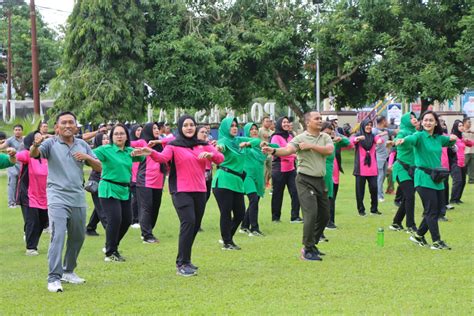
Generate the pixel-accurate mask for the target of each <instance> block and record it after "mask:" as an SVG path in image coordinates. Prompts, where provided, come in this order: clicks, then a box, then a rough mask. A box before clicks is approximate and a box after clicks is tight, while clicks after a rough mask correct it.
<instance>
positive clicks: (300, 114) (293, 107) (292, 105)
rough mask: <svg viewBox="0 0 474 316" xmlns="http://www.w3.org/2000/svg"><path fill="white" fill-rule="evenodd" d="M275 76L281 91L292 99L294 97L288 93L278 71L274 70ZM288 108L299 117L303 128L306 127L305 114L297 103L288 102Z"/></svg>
mask: <svg viewBox="0 0 474 316" xmlns="http://www.w3.org/2000/svg"><path fill="white" fill-rule="evenodd" d="M273 74H274V76H275V80H276V82H277V84H278V87H279V88H280V90H281V91H283V93H284V94H285V96H286V97H287V98H288V99H290V100H291V99H292V97H291V96H290V93H289V92H288V88H287V87H286V84H285V82H284V81H283V79H282V78H281V75H280V73H279V72H278V70H274V72H273ZM288 106H289V107H290V109H291V110H292V111H293V112H295V114H296V116H297V117H298V121H299V122H300V123H301V126H303V127H304V126H305V124H304V113H303V111H302V110H301V108H300V107H299V106H298V105H296V103H295V102H294V100H291V101H288Z"/></svg>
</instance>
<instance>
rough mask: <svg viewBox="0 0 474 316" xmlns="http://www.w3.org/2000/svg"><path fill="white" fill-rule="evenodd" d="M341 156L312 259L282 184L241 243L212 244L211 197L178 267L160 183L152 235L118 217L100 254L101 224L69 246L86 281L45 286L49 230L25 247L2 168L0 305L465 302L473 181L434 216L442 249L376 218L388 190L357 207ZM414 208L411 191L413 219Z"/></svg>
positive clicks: (407, 308) (198, 307)
mask: <svg viewBox="0 0 474 316" xmlns="http://www.w3.org/2000/svg"><path fill="white" fill-rule="evenodd" d="M351 158H352V157H351V154H350V153H344V165H345V170H346V174H345V175H342V177H341V185H340V191H339V196H338V200H337V209H336V222H337V225H338V226H339V227H340V228H339V229H338V230H335V231H327V232H326V236H327V237H328V238H329V240H330V242H328V243H325V244H321V246H320V249H321V250H322V251H324V252H326V253H327V255H326V256H325V257H324V261H322V262H307V261H302V260H300V259H299V251H300V249H301V242H300V241H301V234H302V226H301V225H298V224H290V223H289V216H290V214H289V205H290V203H289V198H288V196H286V197H285V201H284V209H283V212H284V217H283V220H284V221H283V222H282V223H281V224H273V223H272V222H271V218H270V196H269V195H267V196H266V197H265V198H264V199H263V201H262V202H261V210H260V224H261V230H262V231H263V232H265V233H266V234H267V236H266V237H264V238H257V237H252V238H251V237H247V236H244V235H241V234H238V233H237V236H236V238H235V242H236V243H237V244H238V245H240V246H241V247H242V251H231V252H225V251H222V250H220V246H219V244H218V242H217V241H218V239H219V238H220V235H219V226H218V223H219V215H218V209H217V206H216V203H215V200H214V198H213V197H212V198H211V200H210V202H209V204H208V207H207V210H206V214H205V218H204V223H203V228H204V230H205V232H203V233H200V234H199V235H198V237H197V241H196V243H195V246H194V252H193V262H194V263H195V264H196V265H198V266H199V267H200V269H199V275H198V276H197V277H192V278H183V277H178V276H176V274H175V267H174V260H175V257H176V250H177V241H178V239H177V236H178V229H179V222H178V219H177V216H176V213H175V210H174V208H173V206H172V203H171V200H170V197H169V195H168V194H164V198H163V204H162V207H161V210H160V215H159V218H158V224H157V228H156V232H157V233H156V235H157V237H158V238H159V239H160V240H161V243H160V244H158V245H148V244H147V245H145V244H142V242H141V240H140V234H139V231H138V230H135V229H130V230H129V232H128V234H127V235H126V236H125V238H124V240H123V243H122V245H121V253H122V254H123V255H124V256H125V257H126V258H127V262H125V263H118V264H116V263H106V262H104V261H103V258H104V257H103V254H102V251H101V248H102V247H103V245H104V237H105V235H104V232H103V230H102V228H101V229H99V230H98V231H99V233H100V236H99V237H87V238H86V241H85V244H84V247H83V248H82V252H81V255H80V257H79V266H78V267H77V269H76V272H77V274H78V275H79V276H81V277H83V278H85V279H86V280H87V282H86V284H83V285H69V284H65V285H64V290H65V292H64V293H57V294H56V293H49V292H48V291H47V289H46V276H47V247H48V237H49V235H46V234H44V235H43V236H42V238H41V241H40V245H39V251H40V255H39V256H38V257H27V256H25V254H24V251H25V249H24V242H23V228H22V227H23V224H22V216H21V211H20V209H8V208H7V207H6V204H7V201H6V182H7V180H6V176H5V175H2V176H1V177H0V191H1V192H4V194H2V196H1V198H0V218H1V225H0V275H1V280H2V282H1V285H0V314H1V315H5V314H163V313H172V314H190V313H192V314H209V313H213V314H290V313H291V314H444V315H464V314H472V312H473V298H474V295H473V271H474V269H473V262H474V260H473V259H474V256H473V248H474V247H473V228H474V225H473V224H474V221H473V211H474V195H473V191H474V190H473V189H474V185H467V187H466V191H465V193H464V197H463V200H464V201H465V202H466V203H465V204H464V205H463V206H461V207H458V206H457V207H456V209H455V210H452V211H449V212H448V218H449V222H446V223H444V222H441V223H440V230H441V235H442V238H443V239H444V240H445V241H446V242H447V243H448V244H449V245H451V246H452V247H453V250H452V251H433V250H429V249H424V248H421V247H419V246H415V245H414V244H412V243H411V242H410V241H409V240H408V237H409V236H408V235H407V234H406V233H405V232H391V231H389V230H388V225H390V223H391V220H392V217H393V215H394V213H395V211H396V208H395V206H394V205H393V196H388V197H387V198H386V201H385V202H384V203H381V204H380V211H381V212H382V213H383V215H382V216H378V217H374V216H368V217H365V218H361V217H359V216H357V210H356V202H355V196H354V179H353V177H352V176H351V175H350V174H351V170H352V166H351ZM89 202H90V201H89ZM368 203H369V202H368V200H367V196H366V206H368ZM90 205H91V204H90ZM88 211H89V212H88V213H90V211H91V208H89V210H88ZM421 213H422V209H421V203H420V201H419V200H418V201H417V207H416V219H417V223H419V222H420V217H421ZM378 227H384V228H385V246H384V247H383V248H381V247H378V246H377V245H376V234H377V228H378ZM427 240H428V242H430V243H431V239H430V238H429V236H427Z"/></svg>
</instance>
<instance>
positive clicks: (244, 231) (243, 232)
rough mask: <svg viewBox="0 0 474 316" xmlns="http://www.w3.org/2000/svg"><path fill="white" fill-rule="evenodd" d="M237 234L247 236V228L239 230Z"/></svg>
mask: <svg viewBox="0 0 474 316" xmlns="http://www.w3.org/2000/svg"><path fill="white" fill-rule="evenodd" d="M239 233H241V234H246V235H248V234H250V230H249V229H248V228H241V229H239Z"/></svg>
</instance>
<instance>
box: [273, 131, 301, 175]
mask: <svg viewBox="0 0 474 316" xmlns="http://www.w3.org/2000/svg"><path fill="white" fill-rule="evenodd" d="M292 139H293V136H291V135H290V136H289V137H288V139H287V140H285V139H284V138H283V137H281V136H280V135H274V136H272V144H277V145H279V146H280V147H282V148H284V147H286V145H288V143H289V142H291V140H292ZM295 160H296V155H295V154H293V155H289V156H285V157H276V156H273V163H272V169H273V170H276V171H279V172H289V171H293V170H295Z"/></svg>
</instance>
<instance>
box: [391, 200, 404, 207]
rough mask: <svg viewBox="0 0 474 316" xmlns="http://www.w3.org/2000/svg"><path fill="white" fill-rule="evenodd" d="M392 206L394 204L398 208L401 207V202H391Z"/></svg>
mask: <svg viewBox="0 0 474 316" xmlns="http://www.w3.org/2000/svg"><path fill="white" fill-rule="evenodd" d="M393 204H395V206H396V207H400V206H401V205H402V202H400V201H393Z"/></svg>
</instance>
